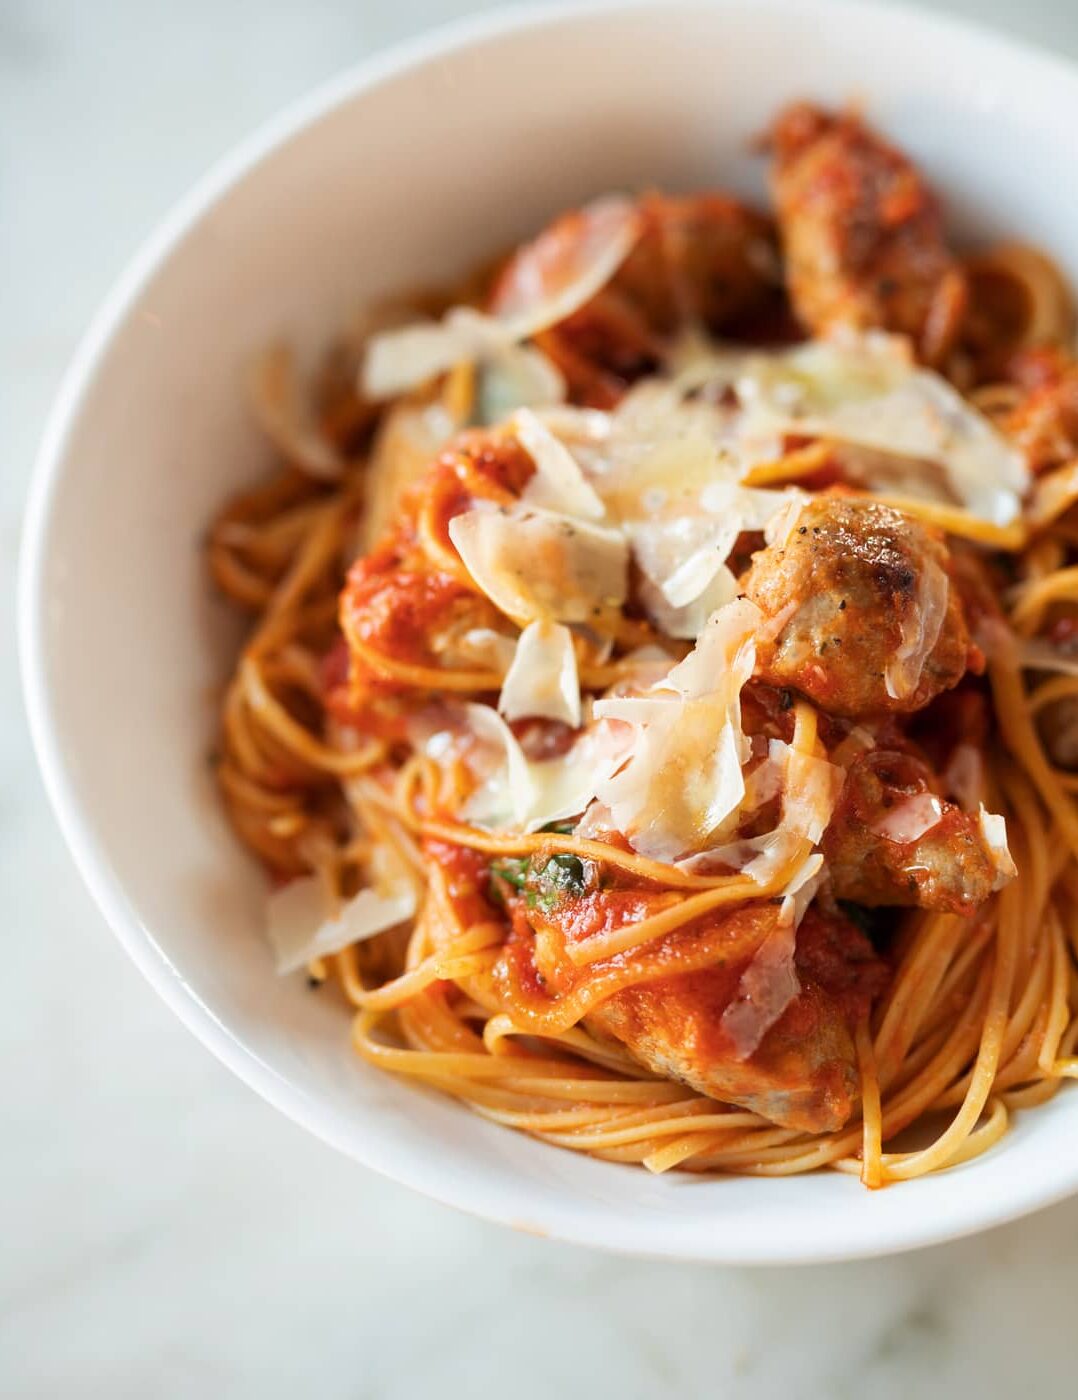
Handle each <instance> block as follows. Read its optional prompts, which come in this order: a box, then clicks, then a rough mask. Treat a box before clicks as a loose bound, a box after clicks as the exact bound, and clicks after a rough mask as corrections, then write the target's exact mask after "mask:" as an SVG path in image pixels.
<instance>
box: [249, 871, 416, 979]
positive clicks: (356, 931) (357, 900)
mask: <svg viewBox="0 0 1078 1400" xmlns="http://www.w3.org/2000/svg"><path fill="white" fill-rule="evenodd" d="M415 911H416V896H415V890H414V888H413V886H412V884H411V882H410V881H408V880H407V879H404V878H403V877H400V876H397V877H396V878H395V879H390V880H387V881H386V887H385V888H384V889H382V890H375V889H364V890H360V892H359V893H358V894H357V895H355V896H353V898H351V899H349V900H345V901H344V902H343V903H342V904H341V905H340V906H339V907H338V908H337V909H336V910H335V911H334V910H333V908H332V906H331V904H330V901H329V899H328V897H327V891H326V886H325V882H324V881H323V880H322V879H320V878H319V877H318V876H316V875H302V876H300V877H299V878H298V879H295V880H291V881H289V883H288V884H287V885H284V886H282V888H281V889H279V890H275V891H274V892H273V894H271V895H270V897H269V900H268V901H267V911H266V934H267V937H268V939H269V942H270V945H271V947H272V948H273V951H274V953H275V955H276V959H277V971H278V972H279V973H281V974H284V973H287V972H295V971H296V969H297V968H300V967H304V966H306V964H307V963H309V962H311V961H313V959H315V958H321V957H326V956H327V955H328V954H330V953H338V952H340V950H341V949H342V948H347V947H349V946H350V945H351V944H353V943H362V942H363V941H364V940H365V939H368V938H374V937H375V936H376V935H377V934H379V933H384V932H385V931H386V930H387V929H391V928H395V927H396V926H397V925H398V924H402V923H404V922H405V920H407V919H410V918H412V917H413V915H414V914H415Z"/></svg>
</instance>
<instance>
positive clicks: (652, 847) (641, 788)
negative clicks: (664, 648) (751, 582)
mask: <svg viewBox="0 0 1078 1400" xmlns="http://www.w3.org/2000/svg"><path fill="white" fill-rule="evenodd" d="M759 617H760V612H759V609H758V608H756V607H755V605H754V604H752V603H750V602H748V601H747V600H740V601H738V602H734V603H730V604H729V605H728V606H727V607H725V608H722V609H720V611H719V612H717V613H716V614H715V615H714V617H713V618H712V619H711V620H710V622H709V623H708V625H707V627H706V628H705V629H704V631H703V633H702V634H701V637H700V640H699V641H698V642H697V645H696V647H695V649H694V650H693V651H692V652H690V653H689V655H688V656H687V657H686V658H685V659H684V660H683V661H681V662H679V663H678V665H677V666H675V667H674V668H673V670H672V671H671V672H670V673H669V675H668V676H667V677H666V679H665V680H664V681H663V682H661V685H660V686H659V687H655V688H653V689H652V690H650V691H648V692H647V693H646V694H645V695H643V696H641V697H638V698H633V697H625V698H622V699H617V700H600V701H597V702H596V704H595V714H596V716H597V717H599V718H611V719H619V720H622V721H624V722H626V723H628V724H630V725H632V727H633V730H634V732H635V742H634V744H633V748H632V757H631V758H630V760H629V762H628V763H627V764H626V766H625V768H624V769H622V770H621V771H620V772H618V773H616V774H614V775H613V776H611V777H610V778H609V779H607V780H606V781H605V782H603V783H601V784H599V785H597V787H596V796H597V797H599V799H600V800H601V801H603V802H605V803H606V804H607V806H608V807H609V808H610V811H611V815H612V818H613V821H614V825H615V827H616V828H617V829H618V830H619V831H621V832H623V833H624V835H625V836H626V838H627V839H628V841H629V843H630V845H631V846H632V847H633V849H634V850H636V851H639V852H640V853H641V854H642V855H646V856H649V857H651V858H652V859H655V860H669V861H674V860H677V859H678V858H679V857H685V856H686V855H687V854H689V853H692V852H695V851H699V850H701V849H703V848H704V847H705V846H706V845H707V844H708V842H709V841H710V840H713V839H714V836H715V833H716V832H717V831H718V830H719V829H720V827H721V826H722V824H723V822H724V821H725V820H726V819H727V818H728V817H730V816H731V815H732V814H733V813H735V812H736V811H737V809H738V807H739V805H740V803H741V801H742V799H743V798H744V795H745V782H744V778H743V776H742V772H741V769H742V765H743V764H744V763H745V761H746V760H747V759H748V757H749V755H750V752H751V748H750V746H749V744H748V741H747V740H746V738H745V735H744V733H743V731H742V729H741V705H740V695H741V688H742V686H743V685H744V684H745V682H746V681H747V680H748V679H749V677H750V676H751V675H752V668H753V664H754V661H755V646H754V644H753V630H754V628H755V626H756V624H757V621H758V619H759Z"/></svg>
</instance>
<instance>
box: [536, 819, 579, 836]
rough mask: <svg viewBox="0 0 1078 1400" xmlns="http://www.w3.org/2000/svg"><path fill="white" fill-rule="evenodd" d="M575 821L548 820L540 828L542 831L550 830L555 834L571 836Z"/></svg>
mask: <svg viewBox="0 0 1078 1400" xmlns="http://www.w3.org/2000/svg"><path fill="white" fill-rule="evenodd" d="M575 825H576V823H575V822H547V824H546V826H541V827H540V828H539V830H540V831H542V832H549V833H550V834H551V835H553V836H571V835H572V834H573V827H574V826H575Z"/></svg>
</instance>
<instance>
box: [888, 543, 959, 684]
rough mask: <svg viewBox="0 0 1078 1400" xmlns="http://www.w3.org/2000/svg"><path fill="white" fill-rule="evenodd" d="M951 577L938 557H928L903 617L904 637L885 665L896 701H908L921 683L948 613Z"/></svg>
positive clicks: (918, 575)
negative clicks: (908, 611)
mask: <svg viewBox="0 0 1078 1400" xmlns="http://www.w3.org/2000/svg"><path fill="white" fill-rule="evenodd" d="M949 593H950V580H949V579H948V578H947V575H946V574H945V573H944V571H943V569H942V568H941V567H940V566H939V564H937V563H936V561H935V560H934V559H925V560H924V561H923V562H922V565H921V569H920V571H919V572H918V574H917V595H916V599H915V601H914V605H913V607H912V609H911V610H910V614H909V616H908V617H904V618H903V619H902V626H901V633H902V640H901V642H900V643H899V645H898V649H897V650H896V652H895V654H894V656H893V657H891V659H890V660H889V661H888V663H887V665H886V666H885V667H884V684H885V685H886V687H887V694H888V695H889V696H890V697H891V699H892V700H908V699H909V697H910V696H911V695H912V694H913V693H914V691H915V690H916V689H917V687H918V686H919V685H920V683H921V675H922V673H923V672H924V668H925V662H926V661H927V660H928V658H929V657H930V656H931V655H932V648H933V647H934V646H935V645H936V643H937V642H938V641H939V636H940V632H941V631H942V630H943V620H944V618H945V617H946V616H947V601H948V596H949Z"/></svg>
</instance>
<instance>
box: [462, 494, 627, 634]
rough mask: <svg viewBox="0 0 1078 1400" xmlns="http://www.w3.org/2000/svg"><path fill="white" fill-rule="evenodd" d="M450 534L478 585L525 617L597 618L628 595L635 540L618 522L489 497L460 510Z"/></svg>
mask: <svg viewBox="0 0 1078 1400" xmlns="http://www.w3.org/2000/svg"><path fill="white" fill-rule="evenodd" d="M449 537H450V539H451V540H452V541H453V544H454V545H455V546H456V548H457V552H458V553H459V554H460V557H461V559H462V560H463V561H464V564H465V566H466V567H467V569H468V572H469V573H470V574H471V576H472V578H473V579H474V580H475V582H476V584H477V585H478V586H479V588H481V589H482V591H483V592H484V593H485V594H486V595H487V597H488V598H489V599H490V600H491V602H492V603H493V604H494V605H495V607H497V608H500V609H501V611H502V612H504V613H505V614H506V615H507V616H509V617H511V618H513V619H514V620H515V621H517V622H519V623H527V622H533V621H536V620H542V619H549V620H553V621H557V622H580V623H583V622H587V623H593V624H594V623H596V622H601V621H602V619H603V618H604V617H605V616H607V615H609V613H610V611H611V610H612V609H614V608H618V607H620V606H621V604H622V603H623V602H624V601H625V597H626V592H627V587H628V577H627V573H628V547H627V545H626V543H625V540H624V539H623V537H622V536H621V534H620V533H619V532H618V531H616V530H611V529H607V528H606V527H604V526H600V525H595V524H591V523H589V522H585V521H580V520H573V519H570V518H569V517H568V516H566V515H559V514H556V513H555V512H553V511H546V510H539V509H536V508H534V507H527V506H523V505H514V506H513V507H512V508H509V509H496V508H492V507H490V506H488V505H486V504H485V503H484V504H482V505H479V506H476V507H475V508H474V509H473V510H469V511H465V512H464V513H463V514H461V515H456V516H454V517H453V519H452V520H451V521H450V522H449Z"/></svg>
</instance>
